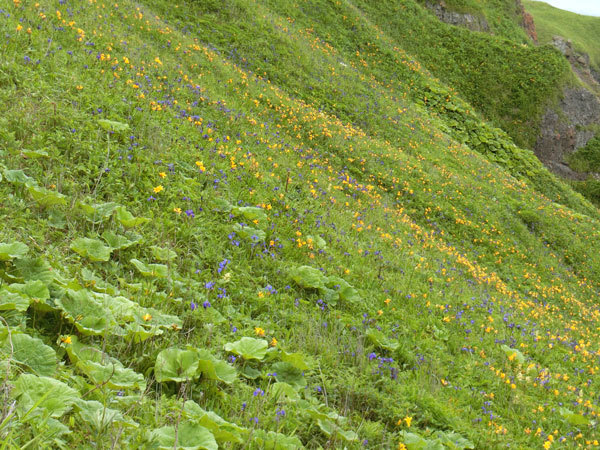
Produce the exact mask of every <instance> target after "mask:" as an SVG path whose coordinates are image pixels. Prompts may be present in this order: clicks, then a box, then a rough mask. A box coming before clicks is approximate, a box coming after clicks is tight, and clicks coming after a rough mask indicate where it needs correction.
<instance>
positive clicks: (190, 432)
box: [152, 422, 219, 450]
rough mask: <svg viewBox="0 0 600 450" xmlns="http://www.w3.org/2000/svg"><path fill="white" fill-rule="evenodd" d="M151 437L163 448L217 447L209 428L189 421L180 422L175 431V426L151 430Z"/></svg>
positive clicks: (196, 449)
mask: <svg viewBox="0 0 600 450" xmlns="http://www.w3.org/2000/svg"><path fill="white" fill-rule="evenodd" d="M152 437H153V438H154V440H156V441H158V444H159V448H160V449H165V450H173V449H177V450H179V449H181V450H200V449H204V450H218V448H219V446H218V445H217V441H215V437H214V436H213V434H212V433H211V432H210V430H208V429H207V428H204V427H203V426H201V425H198V424H195V423H190V422H184V423H182V424H180V425H179V429H178V430H177V433H175V427H162V428H159V429H157V430H154V431H153V432H152Z"/></svg>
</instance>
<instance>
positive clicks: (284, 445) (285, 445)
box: [252, 429, 304, 450]
mask: <svg viewBox="0 0 600 450" xmlns="http://www.w3.org/2000/svg"><path fill="white" fill-rule="evenodd" d="M252 439H253V440H254V443H255V444H256V445H257V446H258V448H260V449H263V450H298V449H300V448H304V446H303V445H302V442H301V441H300V439H298V438H297V437H296V436H287V435H285V434H281V433H277V432H275V431H265V430H261V429H257V430H254V433H253V434H252Z"/></svg>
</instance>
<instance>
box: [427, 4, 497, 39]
mask: <svg viewBox="0 0 600 450" xmlns="http://www.w3.org/2000/svg"><path fill="white" fill-rule="evenodd" d="M425 6H426V7H427V8H428V9H429V10H431V11H432V12H433V13H434V14H435V15H436V16H437V18H438V19H440V20H441V21H442V22H446V23H449V24H450V25H456V26H459V27H464V28H468V29H469V30H471V31H486V32H487V31H490V26H489V25H488V23H487V21H486V20H485V19H484V18H483V17H476V16H474V15H472V14H461V13H457V12H454V11H450V10H449V9H447V8H446V4H445V3H444V1H443V0H442V1H440V2H439V3H434V2H431V1H427V2H425Z"/></svg>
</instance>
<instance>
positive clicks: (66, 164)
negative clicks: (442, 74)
mask: <svg viewBox="0 0 600 450" xmlns="http://www.w3.org/2000/svg"><path fill="white" fill-rule="evenodd" d="M398 4H399V5H403V4H404V3H402V2H399V3H398ZM387 6H390V7H391V6H393V5H392V4H391V3H390V4H389V5H387ZM332 8H333V10H332ZM414 8H415V11H420V10H418V9H416V8H418V7H417V6H416V5H414ZM332 12H335V14H331V13H332ZM0 14H1V15H0V29H1V32H2V35H3V36H4V39H5V40H4V44H3V47H2V48H1V49H0V53H1V55H2V63H1V65H0V96H1V98H2V100H3V104H4V105H5V109H4V111H3V112H2V114H1V120H2V127H1V131H0V139H1V141H0V142H1V146H0V152H1V156H2V160H1V161H2V162H1V164H2V166H1V168H0V176H1V180H0V223H2V224H3V226H2V228H1V229H0V275H1V278H2V284H1V285H0V302H1V303H0V307H1V311H2V314H1V315H2V320H1V321H0V322H2V328H1V329H0V344H1V348H2V355H3V360H2V361H3V362H2V367H1V369H2V371H1V372H2V374H3V381H2V395H3V399H4V402H3V409H2V418H1V421H0V438H1V439H2V442H3V444H4V445H5V447H7V448H16V447H22V446H29V447H33V448H35V447H42V448H43V447H63V448H66V447H71V448H80V447H89V446H94V447H99V448H127V447H132V448H209V449H213V448H219V447H224V448H283V449H287V448H300V447H302V446H305V447H308V448H320V447H324V448H340V447H344V446H346V447H348V448H358V447H361V446H365V447H368V448H393V447H399V446H400V448H403V446H406V447H408V448H423V447H424V446H426V445H429V446H430V447H431V448H442V447H447V448H473V447H474V448H498V447H501V446H507V445H511V446H514V447H521V448H522V447H531V448H539V447H541V446H543V445H544V446H546V447H550V446H553V445H559V443H560V444H562V445H567V446H578V445H581V446H584V447H585V446H593V445H595V443H594V439H596V435H597V430H596V424H597V414H598V405H597V403H598V389H599V388H600V385H599V383H598V380H597V379H596V377H595V376H594V375H595V373H596V372H597V371H598V355H599V353H598V352H599V348H598V320H599V314H600V311H599V307H598V305H597V302H596V301H595V298H596V297H597V294H598V287H599V281H600V280H599V279H598V273H600V267H599V266H600V261H599V260H598V258H597V255H598V251H599V250H600V248H599V247H600V242H599V241H598V218H599V217H598V213H597V210H596V209H595V208H594V207H593V206H592V205H590V204H589V203H588V202H587V201H585V200H584V199H583V198H582V197H581V196H579V195H578V194H576V193H574V192H573V191H571V190H570V188H569V187H568V186H565V185H563V184H562V183H560V182H559V181H558V180H556V179H555V178H553V177H552V176H551V175H550V174H549V173H548V172H547V171H545V169H543V168H542V167H541V165H540V164H539V162H537V161H536V160H535V159H533V156H532V155H531V152H527V151H525V150H522V149H519V148H518V147H516V146H515V145H514V144H513V143H512V142H511V141H510V138H509V137H508V136H507V135H506V134H503V133H502V132H501V131H500V130H497V129H495V128H493V127H492V126H490V125H489V124H486V123H484V122H482V121H481V119H480V117H479V116H478V115H477V114H475V113H473V111H472V107H471V106H470V105H469V104H467V103H465V102H464V101H463V100H461V99H460V98H459V97H458V95H457V94H456V92H454V91H452V90H451V89H448V88H447V87H445V86H444V85H443V84H441V83H439V82H437V81H435V80H433V79H432V78H431V77H430V75H429V74H430V72H429V71H427V70H425V69H423V68H422V66H421V65H420V63H419V62H418V59H417V57H416V56H411V54H410V53H407V52H406V51H405V50H404V49H403V47H402V45H403V43H401V42H400V41H398V40H396V37H395V36H394V35H392V34H391V33H390V34H388V32H387V31H386V30H385V29H384V28H383V27H382V26H378V25H376V23H375V22H374V20H373V19H374V18H375V16H374V11H372V10H371V9H370V8H368V7H367V5H366V4H365V5H362V4H353V3H350V2H325V1H323V2H310V3H304V2H303V3H299V4H297V5H295V8H289V9H288V7H287V6H286V5H285V4H282V3H280V2H268V1H264V2H263V1H260V2H259V1H251V0H238V1H231V2H213V3H210V2H179V3H177V2H176V3H166V2H158V1H150V0H149V1H146V2H138V3H134V2H129V1H128V0H126V1H123V2H119V3H112V2H111V3H104V2H102V1H96V0H91V1H87V2H69V1H64V0H60V1H58V2H54V1H42V2H39V3H28V2H21V1H14V2H13V3H12V4H10V5H8V6H5V7H3V8H2V11H1V13H0ZM371 14H373V15H372V16H370V15H371ZM419 14H421V13H419ZM377 18H378V19H379V20H382V16H377ZM436 446H437V447H436Z"/></svg>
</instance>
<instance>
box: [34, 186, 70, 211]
mask: <svg viewBox="0 0 600 450" xmlns="http://www.w3.org/2000/svg"><path fill="white" fill-rule="evenodd" d="M27 190H28V191H29V193H30V194H31V196H32V197H33V199H34V200H35V201H36V202H37V203H38V204H39V205H40V206H44V207H49V206H58V205H60V206H65V205H66V204H67V200H66V197H65V196H64V195H63V194H61V193H59V192H54V191H51V190H49V189H46V188H44V187H41V186H27Z"/></svg>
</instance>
